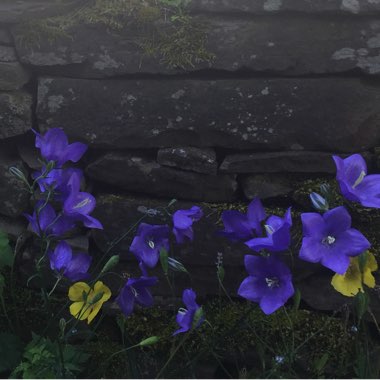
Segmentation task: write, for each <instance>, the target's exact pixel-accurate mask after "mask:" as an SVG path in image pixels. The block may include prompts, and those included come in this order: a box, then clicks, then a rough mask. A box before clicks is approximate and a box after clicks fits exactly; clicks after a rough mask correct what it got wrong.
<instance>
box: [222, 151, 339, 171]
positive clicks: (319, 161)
mask: <svg viewBox="0 0 380 380" xmlns="http://www.w3.org/2000/svg"><path fill="white" fill-rule="evenodd" d="M332 155H333V153H324V152H305V151H298V152H297V151H295V152H271V153H242V154H231V155H228V156H226V158H225V159H224V161H223V162H222V164H221V166H220V171H222V172H226V173H284V172H286V173H335V171H336V168H335V164H334V161H333V159H332Z"/></svg>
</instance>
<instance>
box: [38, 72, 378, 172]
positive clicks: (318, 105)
mask: <svg viewBox="0 0 380 380" xmlns="http://www.w3.org/2000/svg"><path fill="white" fill-rule="evenodd" d="M110 110H112V112H110ZM37 117H38V122H39V125H40V127H41V128H42V130H46V129H48V128H50V127H63V128H64V129H65V130H66V132H67V133H68V135H69V136H71V138H73V139H78V140H82V141H85V142H87V143H89V144H90V145H91V146H93V147H100V148H133V149H136V148H144V149H146V148H165V147H170V148H173V147H182V146H194V147H215V148H218V147H221V148H228V149H238V150H242V149H245V150H248V149H251V150H255V151H265V150H272V151H273V150H278V151H281V150H306V151H308V150H314V151H328V152H360V151H363V150H367V149H370V148H372V147H375V146H378V145H379V139H380V128H379V127H378V126H379V121H380V89H378V88H377V87H376V86H374V85H371V84H368V83H366V82H363V81H361V80H360V79H353V78H318V79H307V78H300V79H247V80H236V79H235V80H217V81H210V80H182V79H181V80H170V81H160V80H150V79H147V80H109V81H107V82H105V81H101V80H78V79H69V78H55V79H53V78H42V79H40V80H39V85H38V105H37ZM320 157H321V156H319V157H318V160H319V159H320ZM327 160H329V159H328V157H327V156H326V162H327ZM330 165H331V163H330Z"/></svg>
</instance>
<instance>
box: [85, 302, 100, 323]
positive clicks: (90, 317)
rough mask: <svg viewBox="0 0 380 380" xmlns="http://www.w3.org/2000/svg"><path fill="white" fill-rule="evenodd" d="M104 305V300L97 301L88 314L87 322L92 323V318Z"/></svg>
mask: <svg viewBox="0 0 380 380" xmlns="http://www.w3.org/2000/svg"><path fill="white" fill-rule="evenodd" d="M102 306H103V302H100V301H99V302H97V303H96V304H95V305H92V310H91V313H90V314H89V315H88V320H87V323H88V324H90V323H91V322H92V320H93V319H94V318H95V317H96V316H97V314H98V313H99V311H100V309H101V307H102Z"/></svg>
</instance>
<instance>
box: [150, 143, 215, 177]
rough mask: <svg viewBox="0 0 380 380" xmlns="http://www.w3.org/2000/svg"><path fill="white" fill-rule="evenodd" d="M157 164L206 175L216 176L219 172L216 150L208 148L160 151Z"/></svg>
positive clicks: (180, 148) (181, 148)
mask: <svg viewBox="0 0 380 380" xmlns="http://www.w3.org/2000/svg"><path fill="white" fill-rule="evenodd" d="M157 162H158V163H159V164H161V165H163V166H171V167H175V168H179V169H184V170H190V171H193V172H197V173H204V174H214V175H216V172H217V170H218V164H217V162H216V153H215V150H213V149H207V148H203V149H200V148H194V147H179V148H164V149H160V150H159V151H158V154H157Z"/></svg>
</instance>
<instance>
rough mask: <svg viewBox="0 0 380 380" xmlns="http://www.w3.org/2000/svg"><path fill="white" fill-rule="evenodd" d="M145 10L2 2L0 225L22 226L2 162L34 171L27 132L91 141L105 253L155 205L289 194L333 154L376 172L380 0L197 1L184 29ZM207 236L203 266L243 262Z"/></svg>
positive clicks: (329, 166) (19, 196)
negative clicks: (355, 157)
mask: <svg viewBox="0 0 380 380" xmlns="http://www.w3.org/2000/svg"><path fill="white" fill-rule="evenodd" d="M102 1H103V2H104V4H105V6H106V5H107V1H108V0H102ZM108 3H109V2H108ZM116 3H117V4H119V5H120V4H123V1H122V0H120V1H119V2H114V4H116ZM124 3H125V4H127V3H129V4H132V3H133V1H128V2H127V1H126V2H124ZM137 3H138V4H140V5H139V6H136V8H134V9H133V12H132V11H131V12H130V13H128V9H127V8H122V11H123V12H122V13H120V14H116V15H114V16H112V17H113V18H111V19H109V18H107V17H108V16H107V17H106V16H104V14H106V12H104V13H102V12H100V13H99V9H98V10H96V9H95V10H93V9H92V8H91V7H92V2H91V1H89V0H80V1H77V2H73V1H68V0H60V1H58V0H57V1H52V0H27V1H17V2H15V1H2V2H1V4H0V149H1V154H0V215H1V217H0V226H2V227H3V228H8V230H9V231H10V232H11V233H14V231H15V230H17V231H19V230H20V228H21V227H19V226H20V223H21V226H22V223H24V222H23V221H22V218H20V215H21V213H22V212H23V211H25V210H26V209H28V207H29V199H28V196H27V195H26V194H25V193H24V192H23V190H22V184H20V183H19V182H17V180H15V179H11V178H10V176H9V174H8V168H9V167H10V166H17V167H18V168H20V169H21V170H24V171H25V172H31V171H32V170H33V169H35V168H36V167H38V161H37V154H36V151H35V149H34V147H33V134H32V133H31V129H32V128H34V129H36V130H40V131H42V132H43V131H46V130H47V129H49V128H52V127H62V128H64V130H65V131H66V132H67V134H68V135H69V137H70V139H71V140H78V141H83V142H85V143H87V144H89V146H90V150H89V152H88V154H87V155H86V158H85V160H84V163H83V164H82V165H83V168H84V169H85V173H86V176H87V185H88V186H89V187H91V189H92V191H93V192H94V193H95V194H98V195H100V198H99V207H98V210H97V217H98V218H100V219H101V220H102V221H104V224H105V227H106V229H105V232H102V233H99V232H97V233H96V234H95V242H96V243H97V246H98V247H99V248H100V249H104V244H106V241H107V240H109V239H111V238H114V237H115V236H114V234H115V233H116V232H122V231H120V226H121V225H124V226H125V225H127V224H128V223H132V222H133V221H132V220H130V219H131V218H129V219H128V220H126V221H125V220H124V219H123V218H125V216H126V215H127V214H128V215H134V216H136V218H138V217H140V216H141V214H143V213H144V210H145V211H146V210H148V209H152V210H153V209H154V206H151V207H150V206H149V204H151V203H152V204H153V205H155V204H158V205H160V206H162V205H164V204H167V202H168V201H169V200H170V199H172V198H177V199H179V200H180V201H181V202H185V203H184V204H185V205H186V204H187V203H186V201H194V202H198V203H201V202H234V201H246V200H248V199H251V198H253V197H254V196H256V195H259V196H261V197H263V198H273V197H278V196H280V197H281V196H285V195H289V194H292V192H293V191H294V190H295V185H296V183H297V180H298V179H299V178H308V177H310V176H316V175H318V176H320V175H325V176H330V177H332V176H333V173H334V170H335V168H334V165H333V162H332V160H331V154H333V153H341V154H350V153H354V152H362V153H363V154H364V155H365V157H366V159H367V161H368V163H369V165H370V168H371V170H372V169H375V168H376V162H377V163H378V162H380V161H379V159H377V160H376V159H375V158H376V157H375V156H378V152H379V150H378V149H376V147H378V146H380V80H379V75H380V1H379V0H313V1H309V0H192V1H190V3H189V5H188V8H187V9H186V10H185V11H184V16H183V15H182V17H183V19H181V20H182V21H181V22H182V24H176V23H175V22H176V21H174V23H173V12H174V13H175V11H173V10H171V9H167V8H165V7H158V8H157V6H153V5H152V4H153V3H152V4H151V3H150V2H149V1H147V2H137ZM156 3H157V2H154V4H156ZM158 3H159V2H158ZM141 4H143V5H141ZM86 7H87V8H86ZM78 9H81V10H80V11H78ZM83 9H90V10H91V9H92V10H91V12H92V13H90V14H88V12H87V13H85V12H83ZM112 11H114V10H112ZM96 12H98V13H96ZM110 13H111V14H112V12H108V14H110ZM114 13H115V12H114ZM126 14H127V16H128V17H125V15H126ZM177 16H178V15H177ZM147 20H148V21H147ZM174 20H175V19H174ZM181 25H182V26H181ZM156 35H157V36H158V37H157V38H159V39H161V40H160V43H159V44H158V47H157V46H154V45H152V38H153V39H155V38H156ZM152 36H153V37H152ZM175 54H177V56H176V55H175ZM372 164H373V165H372ZM377 166H379V165H378V164H377ZM377 169H379V168H377ZM294 178H296V179H297V180H295V179H294ZM110 193H117V195H115V194H110ZM136 197H137V198H136ZM139 197H143V198H139ZM147 203H148V204H147ZM144 207H145V208H144ZM213 210H214V209H211V210H210V215H214V214H215V211H213ZM216 221H217V220H215V221H214V222H216ZM15 226H17V228H15ZM201 230H202V231H203V233H204V234H205V236H204V238H202V239H201V246H200V247H197V249H196V251H197V252H198V254H199V255H200V257H199V260H201V261H202V260H203V262H207V263H208V262H210V265H213V263H214V256H215V255H216V252H217V251H218V250H220V249H221V248H220V247H223V249H224V250H225V252H226V257H227V258H228V257H230V259H231V265H235V264H236V263H235V261H236V260H237V257H238V260H237V262H239V263H241V262H242V261H241V257H242V255H243V253H244V252H240V253H239V254H237V253H235V254H230V253H231V252H233V248H231V247H230V246H226V245H225V242H223V244H222V243H220V242H219V241H218V240H214V238H213V236H214V232H215V231H209V230H208V229H207V228H206V227H205V228H204V229H201ZM210 241H212V243H207V242H210ZM218 242H219V243H218ZM206 243H207V244H206ZM202 244H203V245H202ZM189 249H190V248H184V250H185V251H186V250H189ZM122 250H123V252H124V251H126V252H125V254H126V256H128V255H127V248H125V247H122ZM231 250H232V251H231ZM185 251H184V252H185ZM181 255H182V256H183V257H184V260H185V261H186V257H188V256H186V254H183V252H182V253H181ZM208 255H213V256H212V257H211V256H208ZM182 256H181V257H182ZM194 260H195V259H194ZM194 260H193V261H192V262H194ZM205 260H206V261H205ZM207 265H209V264H207ZM237 267H238V265H237ZM240 269H241V268H240ZM236 270H238V269H236ZM242 273H243V272H241V275H243V274H242ZM237 277H239V276H237ZM234 281H235V282H236V278H235V279H234ZM210 289H212V287H211V288H210ZM210 291H211V290H210Z"/></svg>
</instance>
